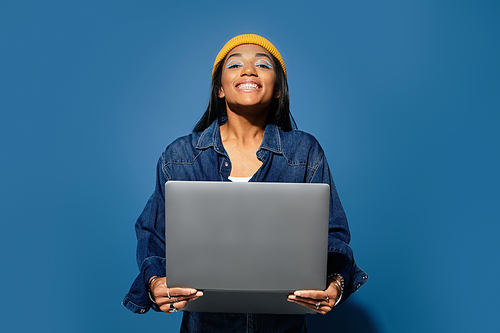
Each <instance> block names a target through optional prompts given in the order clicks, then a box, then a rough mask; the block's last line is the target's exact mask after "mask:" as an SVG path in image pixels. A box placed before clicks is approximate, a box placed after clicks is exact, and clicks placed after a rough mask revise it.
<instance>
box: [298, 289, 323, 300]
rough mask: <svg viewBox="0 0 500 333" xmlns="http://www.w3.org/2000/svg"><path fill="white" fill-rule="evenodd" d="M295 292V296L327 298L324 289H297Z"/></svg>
mask: <svg viewBox="0 0 500 333" xmlns="http://www.w3.org/2000/svg"><path fill="white" fill-rule="evenodd" d="M293 294H294V295H295V296H299V297H304V298H312V299H326V295H327V293H326V291H324V290H297V291H295V292H294V293H293Z"/></svg>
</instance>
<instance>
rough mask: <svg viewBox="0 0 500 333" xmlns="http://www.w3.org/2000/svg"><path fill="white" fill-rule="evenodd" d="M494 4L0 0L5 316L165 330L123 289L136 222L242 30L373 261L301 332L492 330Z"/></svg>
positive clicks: (19, 322)
mask: <svg viewBox="0 0 500 333" xmlns="http://www.w3.org/2000/svg"><path fill="white" fill-rule="evenodd" d="M499 4H500V3H499V2H498V1H458V0H457V1H451V0H450V1H432V0H427V1H396V0H394V1H389V0H384V1H369V0H364V1H363V0H361V1H328V2H326V1H325V2H318V1H309V2H305V1H286V2H285V1H283V2H274V1H261V2H258V1H255V2H228V1H221V2H217V3H215V2H209V1H206V2H201V1H200V2H196V1H184V2H175V3H174V2H168V1H81V2H76V1H74V2H70V1H40V2H36V1H16V2H13V1H3V2H2V3H1V4H0V108H1V118H0V119H1V120H0V139H1V145H0V153H1V163H0V168H1V169H0V171H1V173H0V175H1V186H0V191H1V200H0V209H1V226H2V233H1V235H2V236H1V238H2V241H1V245H0V253H1V256H2V260H1V263H2V275H1V286H2V292H1V295H2V301H1V302H0V304H1V305H0V306H1V309H0V316H1V323H2V324H1V326H2V327H3V331H5V332H31V331H41V332H118V331H121V332H136V331H138V330H139V329H141V330H146V329H147V330H148V331H155V332H157V331H176V330H178V327H179V324H180V318H181V315H180V314H174V315H170V316H167V315H163V314H157V313H152V312H150V313H148V314H146V315H140V316H139V315H133V314H132V313H130V312H128V311H127V310H126V309H125V308H123V307H122V306H121V305H120V302H121V300H122V298H123V296H124V294H125V293H126V292H127V291H128V288H129V286H130V284H131V282H132V281H133V279H134V278H135V276H136V274H137V272H138V270H137V267H136V263H135V234H134V230H133V225H134V223H135V219H136V218H137V217H138V215H139V214H140V212H141V211H142V208H143V206H144V204H145V203H146V200H147V199H148V197H149V195H150V194H151V193H152V191H153V186H154V177H155V165H156V161H157V159H158V157H159V155H160V153H161V152H162V150H163V149H164V148H165V146H166V145H167V144H168V143H170V142H171V141H172V140H173V139H175V138H176V137H178V136H180V135H183V134H186V133H189V132H190V131H191V129H192V128H193V126H194V124H195V123H196V121H197V120H198V119H199V117H200V116H201V114H202V113H203V111H204V109H205V107H206V104H207V102H208V95H209V85H210V77H211V69H212V64H213V61H214V59H215V56H216V54H217V52H218V51H219V50H220V48H221V47H222V46H223V45H224V43H225V42H226V41H227V40H229V39H230V38H231V37H233V36H235V35H237V34H240V33H257V34H261V35H263V36H265V37H266V38H268V39H269V40H271V41H272V42H273V43H274V44H275V45H276V46H277V48H278V49H279V50H280V51H281V53H282V55H283V57H284V60H285V63H286V65H287V69H288V78H289V86H290V93H291V110H292V113H293V115H294V117H295V119H296V121H297V123H298V125H299V128H300V129H303V130H306V131H308V132H311V133H313V134H314V135H315V136H316V137H317V138H318V139H319V141H320V142H321V144H322V146H323V147H324V149H325V151H326V153H327V156H328V160H329V163H330V167H331V169H332V172H333V175H334V177H335V181H336V185H337V189H338V191H339V194H340V197H341V200H342V202H343V205H344V208H345V210H346V212H347V215H348V219H349V222H350V227H351V231H352V235H353V238H352V243H351V245H352V247H353V249H354V252H355V256H356V260H357V262H358V264H359V265H360V267H362V268H363V269H364V270H366V271H367V272H368V273H369V274H370V276H371V278H370V280H369V282H368V283H367V284H366V285H365V286H364V287H363V288H361V289H360V291H359V292H358V293H356V294H355V295H353V296H352V297H351V299H349V300H348V301H347V302H346V303H345V304H344V305H342V306H341V307H339V308H337V309H335V311H333V312H332V313H330V314H328V315H327V316H319V315H317V316H313V317H310V320H309V322H310V327H311V330H312V331H332V332H333V331H335V330H334V328H333V327H337V331H340V332H353V331H363V332H466V331H474V332H479V331H482V332H487V331H490V332H491V331H494V330H495V329H498V327H499V325H500V322H499V320H498V310H499V306H498V298H499V296H500V295H499V292H498V290H499V288H498V281H497V280H498V276H499V274H500V268H499V264H498V253H499V246H498V242H497V237H498V234H499V232H500V227H499V223H498V222H499V218H498V209H499V205H498V203H499V199H500V196H499V190H498V186H499V176H498V171H499V170H500V165H499V164H500V158H499V142H500V135H499V132H500V131H499V129H498V127H499V120H500V117H499V115H498V113H499V109H500V108H499V106H500V105H499V102H498V98H499V92H500V89H499V88H500V81H499V76H500V75H499V74H500V66H499V59H500V45H499V37H498V36H499V32H500V30H499V22H500V20H499V19H498V18H499V17H500V16H499V14H500V5H499ZM325 325H330V328H329V329H326V328H325Z"/></svg>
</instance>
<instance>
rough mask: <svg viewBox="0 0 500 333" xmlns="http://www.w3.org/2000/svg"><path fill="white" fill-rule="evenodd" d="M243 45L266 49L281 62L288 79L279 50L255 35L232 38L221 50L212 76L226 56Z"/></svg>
mask: <svg viewBox="0 0 500 333" xmlns="http://www.w3.org/2000/svg"><path fill="white" fill-rule="evenodd" d="M242 44H255V45H259V46H262V47H263V48H264V49H266V50H267V51H268V52H269V53H271V54H272V55H273V56H274V57H275V58H276V59H278V61H279V62H280V65H281V68H283V72H284V73H285V77H286V68H285V63H284V61H283V58H282V57H281V54H280V53H279V51H278V49H277V48H276V47H274V45H273V44H271V42H270V41H268V40H267V39H265V38H264V37H261V36H259V35H254V34H244V35H239V36H236V37H233V38H231V39H230V40H229V41H228V42H227V43H226V45H224V47H223V48H222V49H221V50H220V52H219V54H217V57H216V58H215V63H214V67H213V69H212V76H213V75H214V74H215V71H216V70H217V67H219V64H220V62H221V61H222V60H224V58H225V57H226V55H227V54H228V53H229V52H230V51H231V50H232V49H234V48H235V47H236V46H239V45H242Z"/></svg>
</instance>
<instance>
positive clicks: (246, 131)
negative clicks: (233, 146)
mask: <svg viewBox="0 0 500 333" xmlns="http://www.w3.org/2000/svg"><path fill="white" fill-rule="evenodd" d="M266 122H267V113H266V114H265V115H260V116H259V117H249V116H248V115H246V116H242V115H239V114H237V113H234V112H231V111H230V110H227V122H226V123H225V124H224V125H222V126H221V127H220V129H221V131H220V133H221V139H222V142H225V141H228V140H236V141H238V142H240V143H243V144H245V143H252V142H255V141H258V142H259V143H260V142H261V141H262V138H263V137H264V132H265V130H266Z"/></svg>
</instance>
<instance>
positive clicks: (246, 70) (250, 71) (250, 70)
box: [241, 62, 258, 76]
mask: <svg viewBox="0 0 500 333" xmlns="http://www.w3.org/2000/svg"><path fill="white" fill-rule="evenodd" d="M244 75H246V76H258V75H257V71H256V68H255V66H254V64H252V63H251V62H247V63H246V64H244V65H243V67H242V68H241V76H244Z"/></svg>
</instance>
